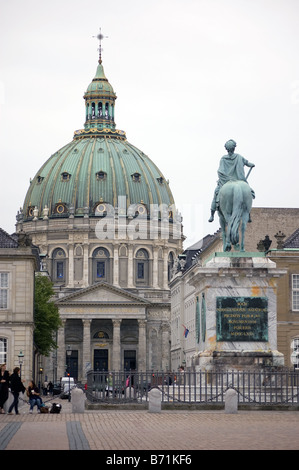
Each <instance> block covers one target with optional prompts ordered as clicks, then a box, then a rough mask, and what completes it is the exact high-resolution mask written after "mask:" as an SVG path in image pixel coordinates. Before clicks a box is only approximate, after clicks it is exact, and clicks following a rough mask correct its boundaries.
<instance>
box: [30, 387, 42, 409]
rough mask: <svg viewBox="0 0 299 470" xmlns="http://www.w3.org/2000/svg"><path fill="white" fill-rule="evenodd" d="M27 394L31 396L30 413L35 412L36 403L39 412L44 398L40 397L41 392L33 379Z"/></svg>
mask: <svg viewBox="0 0 299 470" xmlns="http://www.w3.org/2000/svg"><path fill="white" fill-rule="evenodd" d="M27 396H28V397H29V404H30V410H29V413H32V412H33V407H34V406H35V405H36V406H37V412H38V413H40V407H41V404H42V400H41V397H40V392H39V389H38V387H37V386H36V385H35V383H34V382H33V380H31V382H29V387H28V389H27Z"/></svg>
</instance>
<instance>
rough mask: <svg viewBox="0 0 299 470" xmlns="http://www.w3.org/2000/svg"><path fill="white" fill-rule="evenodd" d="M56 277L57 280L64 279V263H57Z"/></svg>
mask: <svg viewBox="0 0 299 470" xmlns="http://www.w3.org/2000/svg"><path fill="white" fill-rule="evenodd" d="M56 277H57V279H63V261H57V263H56Z"/></svg>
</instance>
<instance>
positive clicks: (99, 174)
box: [96, 170, 107, 181]
mask: <svg viewBox="0 0 299 470" xmlns="http://www.w3.org/2000/svg"><path fill="white" fill-rule="evenodd" d="M96 177H97V180H98V181H99V180H105V179H106V177H107V173H106V172H105V171H102V170H101V171H98V172H97V173H96Z"/></svg>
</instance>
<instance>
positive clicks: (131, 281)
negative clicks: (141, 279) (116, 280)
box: [128, 245, 135, 287]
mask: <svg viewBox="0 0 299 470" xmlns="http://www.w3.org/2000/svg"><path fill="white" fill-rule="evenodd" d="M134 286H135V279H134V259H133V247H132V246H131V245H129V246H128V287H134Z"/></svg>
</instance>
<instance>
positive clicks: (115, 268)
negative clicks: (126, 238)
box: [113, 246, 119, 287]
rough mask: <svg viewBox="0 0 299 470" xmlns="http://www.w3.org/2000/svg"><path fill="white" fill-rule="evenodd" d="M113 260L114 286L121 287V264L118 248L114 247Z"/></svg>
mask: <svg viewBox="0 0 299 470" xmlns="http://www.w3.org/2000/svg"><path fill="white" fill-rule="evenodd" d="M113 256H114V260H113V285H114V286H116V287H119V280H118V278H119V262H118V246H115V247H114V253H113Z"/></svg>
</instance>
